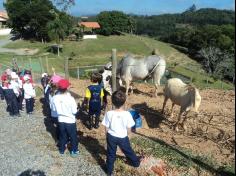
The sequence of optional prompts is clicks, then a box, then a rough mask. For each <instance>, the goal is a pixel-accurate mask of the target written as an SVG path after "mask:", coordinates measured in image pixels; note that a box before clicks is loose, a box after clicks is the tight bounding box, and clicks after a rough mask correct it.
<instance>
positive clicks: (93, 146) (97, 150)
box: [80, 136, 106, 172]
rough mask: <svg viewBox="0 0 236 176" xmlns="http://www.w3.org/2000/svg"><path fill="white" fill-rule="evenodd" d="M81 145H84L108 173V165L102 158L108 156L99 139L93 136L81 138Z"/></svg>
mask: <svg viewBox="0 0 236 176" xmlns="http://www.w3.org/2000/svg"><path fill="white" fill-rule="evenodd" d="M80 144H82V145H83V146H84V147H85V148H86V150H87V151H88V152H89V153H90V154H91V155H92V157H93V158H94V159H95V160H96V162H97V164H98V165H99V166H100V167H101V168H102V169H103V170H104V172H105V171H106V165H105V164H106V163H105V160H104V159H103V158H102V155H106V150H105V148H104V146H103V145H101V144H100V143H99V141H98V139H95V138H93V137H91V136H85V137H84V136H80Z"/></svg>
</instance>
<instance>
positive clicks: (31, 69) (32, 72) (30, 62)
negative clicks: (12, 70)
mask: <svg viewBox="0 0 236 176" xmlns="http://www.w3.org/2000/svg"><path fill="white" fill-rule="evenodd" d="M29 64H30V71H31V75H32V79H33V80H34V71H33V68H32V59H31V57H30V58H29Z"/></svg>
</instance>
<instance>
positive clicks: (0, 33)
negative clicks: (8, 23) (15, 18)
mask: <svg viewBox="0 0 236 176" xmlns="http://www.w3.org/2000/svg"><path fill="white" fill-rule="evenodd" d="M10 33H11V29H10V28H6V29H0V35H9V34H10Z"/></svg>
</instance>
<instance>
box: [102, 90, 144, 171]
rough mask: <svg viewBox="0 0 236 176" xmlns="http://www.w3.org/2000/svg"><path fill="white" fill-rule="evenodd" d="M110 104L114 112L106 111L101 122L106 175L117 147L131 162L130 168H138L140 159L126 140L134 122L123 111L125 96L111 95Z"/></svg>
mask: <svg viewBox="0 0 236 176" xmlns="http://www.w3.org/2000/svg"><path fill="white" fill-rule="evenodd" d="M111 98H112V104H113V105H114V106H115V110H112V111H108V112H107V113H106V114H105V117H104V119H103V121H102V124H103V125H104V126H105V127H106V135H107V136H106V138H107V161H106V167H107V174H108V175H112V172H113V167H114V162H115V160H116V150H117V146H119V147H120V149H121V150H122V152H123V153H124V154H125V156H126V157H127V158H128V159H129V160H130V161H131V164H132V166H134V167H139V165H140V158H139V157H137V156H136V154H135V153H134V151H133V150H132V148H131V146H130V142H129V138H128V128H131V127H133V126H134V125H135V122H134V120H133V118H132V116H131V114H130V113H129V112H128V111H125V110H124V109H123V105H124V104H125V101H126V95H125V93H124V92H122V91H120V90H119V91H116V92H114V93H113V94H112V97H111Z"/></svg>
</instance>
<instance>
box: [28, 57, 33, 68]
mask: <svg viewBox="0 0 236 176" xmlns="http://www.w3.org/2000/svg"><path fill="white" fill-rule="evenodd" d="M29 69H30V70H32V60H31V57H30V58H29Z"/></svg>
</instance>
